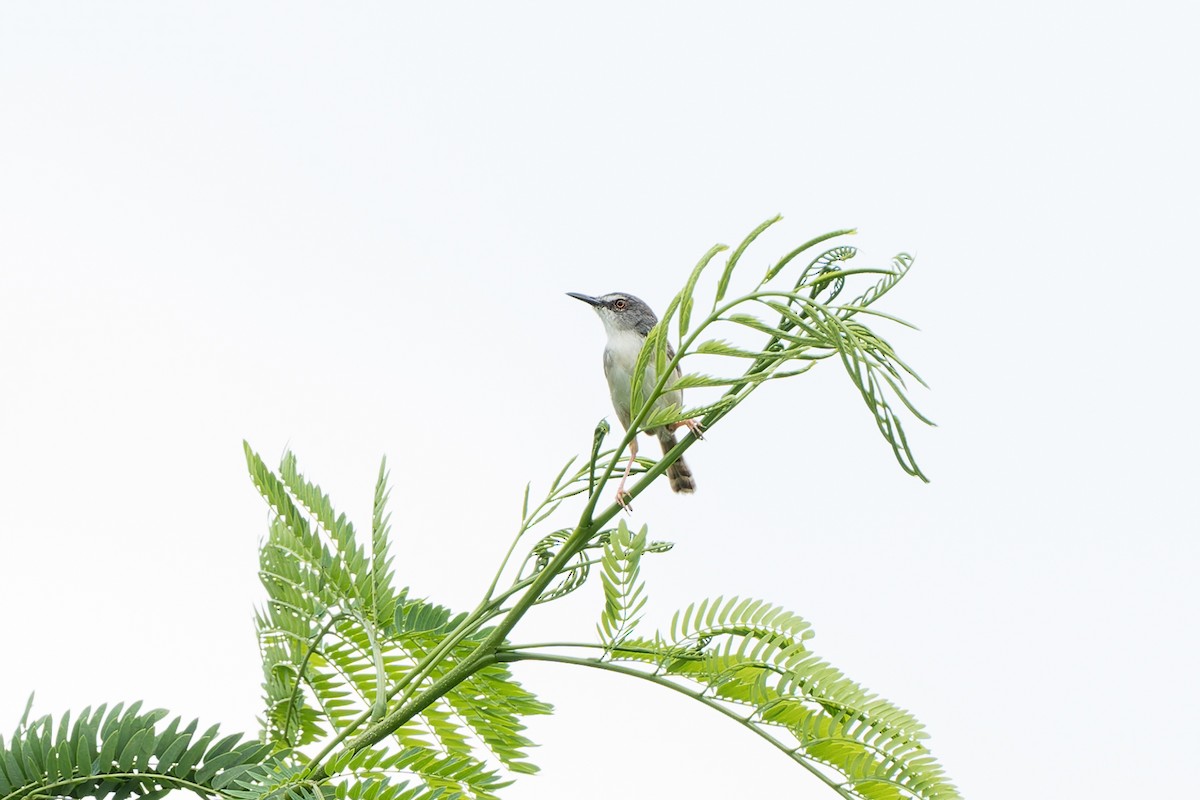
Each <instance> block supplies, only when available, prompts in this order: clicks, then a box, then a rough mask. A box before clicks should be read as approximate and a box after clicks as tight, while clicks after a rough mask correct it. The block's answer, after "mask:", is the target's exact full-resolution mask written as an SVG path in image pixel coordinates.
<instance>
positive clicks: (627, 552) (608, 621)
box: [596, 520, 646, 648]
mask: <svg viewBox="0 0 1200 800" xmlns="http://www.w3.org/2000/svg"><path fill="white" fill-rule="evenodd" d="M645 550H646V528H645V526H643V527H642V529H641V530H640V531H638V532H637V533H636V534H635V533H633V532H632V531H630V530H629V528H628V527H627V526H626V525H625V520H621V522H620V524H619V525H618V526H617V530H616V531H614V532H613V533H612V535H611V536H610V537H609V539H608V542H607V544H605V546H604V556H603V558H602V559H601V561H600V565H601V568H602V578H601V579H602V581H603V584H604V612H603V613H602V614H601V615H600V622H599V623H598V624H597V625H596V630H597V632H598V633H599V634H600V641H601V642H602V643H603V644H604V645H605V646H606V647H610V648H611V647H613V646H615V645H619V644H620V643H621V642H622V641H624V639H625V638H626V637H628V636H629V635H630V633H632V632H633V629H634V628H635V627H637V623H638V620H640V619H641V615H642V610H643V609H644V608H645V606H646V592H645V583H644V582H643V581H642V580H641V576H640V565H641V559H642V553H644V552H645Z"/></svg>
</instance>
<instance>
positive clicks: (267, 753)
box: [0, 697, 282, 800]
mask: <svg viewBox="0 0 1200 800" xmlns="http://www.w3.org/2000/svg"><path fill="white" fill-rule="evenodd" d="M32 701H33V698H32V697H31V698H30V705H32ZM28 717H29V707H26V711H25V716H24V717H23V718H22V719H21V723H20V725H18V726H17V730H16V731H15V732H14V733H13V735H12V738H11V739H10V740H9V741H8V743H7V744H6V743H5V742H4V739H3V737H0V798H2V800H20V799H21V798H45V797H48V796H49V797H111V798H112V799H113V800H124V798H127V797H151V798H158V797H162V796H163V795H165V794H167V793H168V792H170V791H171V790H172V789H188V790H191V791H193V792H196V793H197V794H202V795H224V796H231V795H229V793H228V792H229V790H230V788H231V787H235V786H236V785H237V783H238V781H239V780H240V779H242V778H244V777H245V776H246V775H247V774H249V773H250V772H251V771H252V770H256V769H260V770H266V771H269V770H271V769H273V768H274V767H275V765H276V764H278V762H279V758H280V757H281V755H282V754H276V755H272V754H271V752H272V749H273V748H272V747H271V746H269V745H263V744H262V743H260V742H254V741H248V742H243V741H242V740H241V739H242V737H241V734H233V735H231V736H224V737H220V736H218V729H217V726H215V725H214V726H212V727H211V728H208V729H206V730H205V731H203V732H202V733H197V731H198V730H199V725H198V723H197V722H196V721H195V720H193V721H191V722H189V723H187V724H186V725H184V724H182V720H180V719H179V718H178V717H176V718H175V719H172V720H171V721H170V722H168V723H167V724H166V725H162V724H160V723H161V722H162V720H164V719H165V718H166V717H167V712H166V711H163V710H161V709H156V710H153V711H146V712H143V711H142V710H141V703H133V704H132V705H130V706H128V707H125V706H124V705H123V704H121V703H118V704H117V705H115V706H113V707H112V708H109V707H108V706H107V705H101V706H99V707H98V708H96V709H92V708H91V707H90V706H89V707H88V708H85V709H84V710H83V711H82V712H80V713H79V715H78V716H77V717H76V718H75V720H74V721H73V722H72V720H71V714H70V712H67V713H66V714H63V716H62V718H61V719H60V720H59V721H58V724H57V725H56V724H55V721H54V719H53V718H52V717H50V716H44V717H41V718H40V719H37V720H34V721H33V722H28Z"/></svg>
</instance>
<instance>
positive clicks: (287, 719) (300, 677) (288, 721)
mask: <svg viewBox="0 0 1200 800" xmlns="http://www.w3.org/2000/svg"><path fill="white" fill-rule="evenodd" d="M346 616H348V615H347V614H346V612H344V611H343V612H341V613H338V614H335V615H334V616H333V617H332V618H331V619H330V620H329V621H328V622H326V623H325V625H324V626H323V627H322V628H321V630H320V631H318V632H317V635H316V637H315V638H313V639H311V640H309V644H308V649H307V650H306V651H305V652H304V658H302V659H301V660H300V668H299V670H298V671H297V672H296V683H295V685H294V686H292V695H291V697H289V698H288V704H287V713H286V714H284V717H283V741H284V742H286V743H287V744H288V745H289V746H290V745H291V743H292V742H291V740H290V739H289V738H288V730H289V729H290V728H291V725H292V707H293V706H294V704H295V702H296V697H297V696H298V695H299V694H300V684H301V683H303V682H304V670H305V669H307V668H308V660H309V659H310V658H312V654H313V653H315V652H316V650H317V645H319V644H320V643H321V640H322V639H324V638H325V634H327V633H329V629H330V628H332V627H333V626H334V625H335V624H337V623H338V622H339V621H340V620H342V619H345V618H346Z"/></svg>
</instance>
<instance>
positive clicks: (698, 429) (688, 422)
mask: <svg viewBox="0 0 1200 800" xmlns="http://www.w3.org/2000/svg"><path fill="white" fill-rule="evenodd" d="M675 427H676V428H687V429H688V430H689V431H691V433H692V436H693V437H695V438H697V439H703V438H704V425H703V424H701V422H700V421H699V420H695V419H684V420H680V421H679V422H677V423H675Z"/></svg>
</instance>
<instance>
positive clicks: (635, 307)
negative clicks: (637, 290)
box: [567, 292, 658, 336]
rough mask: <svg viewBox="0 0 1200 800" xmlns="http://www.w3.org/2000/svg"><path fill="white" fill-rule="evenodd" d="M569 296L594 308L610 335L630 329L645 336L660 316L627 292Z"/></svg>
mask: <svg viewBox="0 0 1200 800" xmlns="http://www.w3.org/2000/svg"><path fill="white" fill-rule="evenodd" d="M567 296H568V297H574V298H575V299H576V300H582V301H583V302H585V303H587V304H588V305H590V306H591V307H592V308H594V309H595V310H596V313H597V314H598V315H599V316H600V321H601V322H603V323H604V329H605V330H606V331H607V332H608V333H609V335H610V336H611V335H612V334H614V333H626V332H630V331H632V332H634V333H637V334H639V335H641V336H645V335H646V334H648V333H649V332H650V329H651V328H653V327H654V323H656V322H658V317H656V316H655V315H654V312H653V311H651V310H650V306H648V305H646V304H645V303H643V302H642V301H641V300H639V299H638V298H636V297H634V296H633V295H631V294H626V293H625V292H613V293H612V294H605V295H601V296H600V297H592V296H591V295H587V294H579V293H578V292H567Z"/></svg>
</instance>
